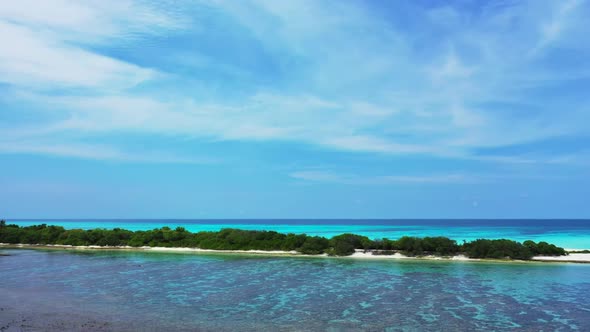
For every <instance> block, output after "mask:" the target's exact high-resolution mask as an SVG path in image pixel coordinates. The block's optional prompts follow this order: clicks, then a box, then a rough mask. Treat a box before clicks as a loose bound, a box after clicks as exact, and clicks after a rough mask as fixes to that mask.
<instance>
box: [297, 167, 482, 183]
mask: <svg viewBox="0 0 590 332" xmlns="http://www.w3.org/2000/svg"><path fill="white" fill-rule="evenodd" d="M289 176H290V177H292V178H294V179H298V180H304V181H311V182H327V183H339V184H354V185H390V184H441V183H474V182H480V181H481V179H480V178H479V177H477V176H473V175H466V174H429V175H381V176H360V175H356V174H340V173H336V172H332V171H325V170H308V171H297V172H292V173H290V174H289Z"/></svg>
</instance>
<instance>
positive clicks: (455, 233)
mask: <svg viewBox="0 0 590 332" xmlns="http://www.w3.org/2000/svg"><path fill="white" fill-rule="evenodd" d="M8 222H9V223H15V224H18V225H22V226H28V225H36V224H40V223H46V224H52V225H60V226H64V227H66V228H82V229H91V228H98V227H102V228H115V227H120V228H125V229H130V230H148V229H153V228H157V227H162V226H169V227H172V228H174V227H177V226H182V227H185V228H186V229H187V230H189V231H191V232H197V231H217V230H219V229H221V228H241V229H251V230H275V231H278V232H282V233H306V234H310V235H320V236H325V237H332V236H334V235H339V234H342V233H355V234H360V235H365V236H368V237H369V238H372V239H379V238H384V237H386V238H389V239H397V238H399V237H401V236H404V235H409V236H420V237H423V236H446V237H449V238H452V239H455V240H457V241H459V242H461V241H463V240H466V241H470V240H475V239H478V238H487V239H495V238H507V239H512V240H517V241H525V240H534V241H547V242H549V243H553V244H556V245H558V246H561V247H564V248H568V249H590V220H559V219H543V220H522V219H515V220H507V219H502V220H497V219H490V220H479V219H478V220H468V219H461V220H448V219H440V220H435V219H430V220H411V219H410V220H402V219H395V220H359V219H354V220H346V219H338V220H336V219H334V220H309V219H305V220H296V219H291V220H289V219H280V220H186V219H180V220H179V219H148V220H145V219H138V220H131V219H123V220H113V219H107V220H55V219H52V220H8Z"/></svg>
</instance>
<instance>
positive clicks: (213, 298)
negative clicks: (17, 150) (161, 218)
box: [0, 249, 590, 331]
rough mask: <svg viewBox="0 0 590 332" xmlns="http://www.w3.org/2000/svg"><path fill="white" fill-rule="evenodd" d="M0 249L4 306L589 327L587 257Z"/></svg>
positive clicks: (373, 325) (196, 320)
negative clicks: (542, 259) (459, 258)
mask: <svg viewBox="0 0 590 332" xmlns="http://www.w3.org/2000/svg"><path fill="white" fill-rule="evenodd" d="M2 252H3V253H5V254H9V256H0V294H2V296H0V307H2V308H11V307H12V308H13V309H14V308H16V309H15V310H21V311H25V310H30V312H37V313H41V312H43V313H44V314H46V315H51V316H47V317H59V316H64V317H70V318H69V319H74V317H77V316H76V315H78V314H82V313H84V314H86V315H89V314H91V315H94V316H96V317H97V319H102V320H108V321H110V322H125V323H126V324H128V326H129V329H132V330H142V331H155V330H172V329H174V330H187V331H189V330H193V331H194V330H205V331H236V330H240V331H266V330H270V331H292V330H298V331H341V330H346V331H348V330H350V331H356V330H369V331H431V330H432V331H440V330H449V331H456V330H469V331H474V330H480V331H491V330H496V331H501V330H519V331H521V330H525V331H539V330H544V331H554V330H555V331H556V330H559V331H576V330H577V331H589V330H590V300H589V299H590V265H586V264H552V263H481V262H424V261H418V262H415V261H391V260H387V261H385V260H383V261H382V260H371V261H361V260H355V259H350V258H348V259H347V258H342V259H334V258H292V257H290V258H285V257H282V258H281V257H258V256H256V257H252V256H235V255H221V254H219V255H203V254H176V253H174V254H170V253H141V252H120V251H98V252H97V251H63V250H51V251H43V250H25V249H13V250H6V249H5V250H2ZM3 312H8V311H6V310H5V311H0V323H2V314H3Z"/></svg>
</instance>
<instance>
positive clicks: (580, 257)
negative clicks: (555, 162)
mask: <svg viewBox="0 0 590 332" xmlns="http://www.w3.org/2000/svg"><path fill="white" fill-rule="evenodd" d="M2 247H4V248H30V249H71V250H129V251H152V252H177V253H216V254H246V255H266V256H297V257H330V258H346V259H380V260H437V261H442V260H447V261H503V262H504V261H506V262H511V260H497V259H480V258H469V257H466V256H465V255H456V256H452V257H441V256H434V255H428V256H419V257H413V256H406V255H403V254H400V253H395V254H393V255H374V254H373V253H372V252H371V251H364V250H362V249H357V250H356V252H355V253H354V254H352V255H350V256H338V257H331V256H328V255H327V254H321V255H305V254H301V253H298V252H297V251H281V250H215V249H200V248H187V247H184V248H183V247H131V246H71V245H57V244H8V243H0V248H2ZM576 250H581V249H576ZM572 251H573V250H572ZM532 260H533V261H536V262H556V263H557V262H562V263H590V253H572V254H569V255H567V256H535V257H533V258H532ZM512 261H518V262H524V261H520V260H512Z"/></svg>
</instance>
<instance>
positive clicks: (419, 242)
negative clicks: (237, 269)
mask: <svg viewBox="0 0 590 332" xmlns="http://www.w3.org/2000/svg"><path fill="white" fill-rule="evenodd" d="M0 243H11V244H18V243H22V244H59V245H72V246H88V245H97V246H131V247H142V246H149V247H190V248H201V249H216V250H283V251H297V252H299V253H303V254H310V255H317V254H323V253H327V254H328V255H331V256H348V255H351V254H353V253H354V252H355V250H358V249H361V250H365V251H371V252H372V253H373V254H377V255H391V254H394V253H396V252H400V253H402V254H404V255H409V256H423V255H435V256H453V255H457V254H461V253H463V254H465V255H466V256H468V257H471V258H496V259H505V258H510V259H524V260H527V259H531V257H533V256H535V255H547V256H558V255H567V253H566V251H565V250H564V249H563V248H560V247H556V246H555V245H553V244H549V243H547V242H539V243H535V242H533V241H525V242H524V243H519V242H516V241H512V240H506V239H500V240H484V239H479V240H475V241H471V242H465V243H463V244H462V245H459V244H457V242H456V241H455V240H452V239H449V238H446V237H424V238H418V237H409V236H404V237H402V238H399V239H397V240H389V239H380V240H371V239H369V238H368V237H366V236H360V235H356V234H342V235H338V236H334V237H333V238H331V239H326V238H324V237H320V236H308V235H305V234H291V233H290V234H282V233H277V232H274V231H248V230H241V229H229V228H228V229H222V230H220V231H218V232H198V233H191V232H189V231H187V230H186V229H184V228H182V227H177V228H175V229H171V228H169V227H162V228H159V229H153V230H150V231H135V232H133V231H128V230H125V229H121V228H115V229H110V230H109V229H100V228H99V229H91V230H82V229H64V228H63V227H61V226H48V225H46V224H42V225H35V226H28V227H19V226H18V225H7V224H6V222H5V221H4V220H2V221H0Z"/></svg>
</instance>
